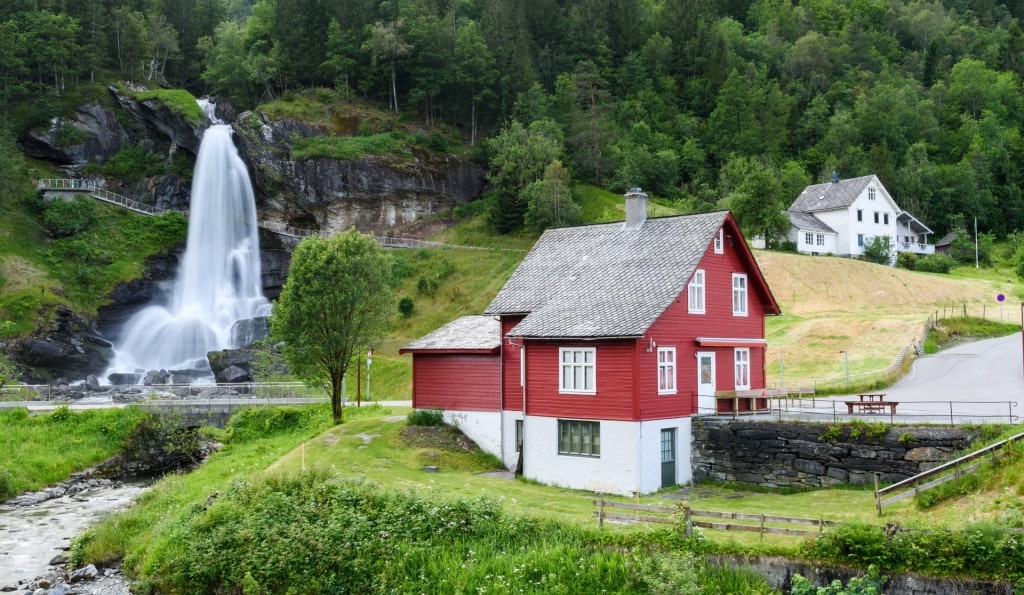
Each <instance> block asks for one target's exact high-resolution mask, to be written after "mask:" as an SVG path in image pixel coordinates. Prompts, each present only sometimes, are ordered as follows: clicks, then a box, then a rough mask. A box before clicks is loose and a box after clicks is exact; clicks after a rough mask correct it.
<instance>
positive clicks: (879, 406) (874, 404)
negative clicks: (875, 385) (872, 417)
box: [843, 393, 900, 414]
mask: <svg viewBox="0 0 1024 595" xmlns="http://www.w3.org/2000/svg"><path fill="white" fill-rule="evenodd" d="M857 398H858V400H856V401H843V402H844V403H846V412H847V413H853V412H854V409H856V410H858V411H861V412H864V413H882V412H883V411H885V410H886V409H888V410H889V413H890V414H895V413H896V406H897V405H899V404H900V403H899V401H886V400H885V393H860V394H858V395H857Z"/></svg>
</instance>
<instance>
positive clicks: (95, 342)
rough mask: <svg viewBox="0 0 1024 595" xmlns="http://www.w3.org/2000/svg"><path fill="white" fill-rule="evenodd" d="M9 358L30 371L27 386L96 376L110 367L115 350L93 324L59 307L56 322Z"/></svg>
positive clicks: (17, 344) (20, 343) (22, 342)
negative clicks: (60, 379)
mask: <svg viewBox="0 0 1024 595" xmlns="http://www.w3.org/2000/svg"><path fill="white" fill-rule="evenodd" d="M8 356H9V357H10V358H11V360H12V361H13V362H14V363H15V364H17V365H18V366H19V368H22V369H24V370H27V371H28V373H27V374H25V380H26V381H27V382H30V383H45V382H48V381H52V380H54V379H57V378H75V379H81V378H85V377H86V376H88V375H89V374H94V373H96V372H97V371H99V370H102V369H103V368H104V367H106V365H107V363H108V362H109V361H110V360H111V359H112V358H113V356H114V350H113V346H112V345H111V344H110V342H109V341H107V340H106V339H104V338H103V337H102V336H101V335H100V334H99V333H98V332H97V331H96V329H94V328H93V326H92V325H91V323H90V322H89V321H86V320H85V319H84V318H82V317H81V316H80V315H78V314H77V313H75V312H73V311H72V310H71V309H70V308H68V307H66V306H64V305H58V306H56V307H55V308H54V311H53V316H52V321H51V322H50V323H49V324H48V325H47V326H45V327H41V328H39V329H38V330H36V332H34V333H32V335H30V336H29V337H27V338H25V339H21V340H19V341H16V342H15V344H14V346H13V348H12V349H11V350H10V352H9V353H8Z"/></svg>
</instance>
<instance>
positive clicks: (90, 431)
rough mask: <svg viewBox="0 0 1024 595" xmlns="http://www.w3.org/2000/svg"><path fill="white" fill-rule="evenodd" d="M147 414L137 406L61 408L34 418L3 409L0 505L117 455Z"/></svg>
mask: <svg viewBox="0 0 1024 595" xmlns="http://www.w3.org/2000/svg"><path fill="white" fill-rule="evenodd" d="M146 415H147V413H145V412H144V411H142V410H141V409H139V408H136V407H126V408H124V409H98V410H89V411H71V410H69V409H68V408H67V407H60V408H58V409H56V410H55V411H53V412H52V413H48V414H45V415H36V416H29V414H28V410H26V409H9V410H0V428H3V431H0V501H3V500H6V499H7V498H10V497H11V496H13V495H15V494H19V493H21V492H25V491H32V490H40V489H42V488H44V487H46V486H48V485H52V484H55V483H58V482H61V481H64V480H65V479H67V478H68V476H69V475H71V474H72V473H74V472H76V471H81V470H83V469H86V468H88V467H90V466H92V465H95V464H97V463H99V462H101V461H104V460H106V459H108V458H110V457H112V456H114V455H115V454H117V453H118V452H119V451H120V449H121V444H122V442H123V441H124V439H125V438H126V437H127V436H128V433H129V432H130V431H131V429H132V428H134V427H135V426H136V425H137V424H138V423H139V421H140V420H141V419H142V418H143V417H144V416H146Z"/></svg>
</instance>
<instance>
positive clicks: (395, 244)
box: [39, 178, 526, 252]
mask: <svg viewBox="0 0 1024 595" xmlns="http://www.w3.org/2000/svg"><path fill="white" fill-rule="evenodd" d="M39 189H40V190H42V191H44V192H72V193H73V192H81V193H83V194H88V195H89V196H91V197H93V198H95V199H98V200H102V201H104V202H108V203H110V204H114V205H118V206H120V207H124V208H126V209H130V210H132V211H135V212H136V213H141V214H143V215H162V214H164V213H169V212H178V213H181V214H182V215H185V216H186V217H187V216H188V211H187V210H183V211H179V210H177V209H161V208H158V207H154V206H152V205H147V204H143V203H141V202H138V201H136V200H132V199H130V198H128V197H127V196H122V195H120V194H117V193H114V192H110V191H109V190H105V189H103V188H100V187H98V186H96V184H95V183H94V182H91V181H89V180H75V179H64V178H55V179H47V180H39ZM256 225H257V226H259V227H261V228H263V229H265V230H267V231H269V232H271V233H276V234H277V235H280V236H285V237H288V238H294V239H303V238H308V237H312V236H317V235H321V236H325V237H327V236H330V235H334V233H335V232H323V231H318V230H315V229H299V228H297V227H292V226H290V225H285V224H283V223H279V222H276V221H257V222H256ZM373 238H374V239H375V240H377V243H378V244H380V245H381V246H384V247H385V248H458V249H462V250H498V251H501V252H526V250H522V249H518V248H485V247H481V246H460V245H456V244H442V243H439V242H427V241H424V240H417V239H412V238H397V237H392V236H377V235H375V236H373Z"/></svg>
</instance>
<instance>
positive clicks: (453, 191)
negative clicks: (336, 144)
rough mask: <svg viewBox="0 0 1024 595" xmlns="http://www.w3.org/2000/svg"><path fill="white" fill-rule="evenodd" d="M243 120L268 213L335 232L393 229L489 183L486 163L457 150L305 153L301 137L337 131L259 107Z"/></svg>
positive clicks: (245, 148)
mask: <svg viewBox="0 0 1024 595" xmlns="http://www.w3.org/2000/svg"><path fill="white" fill-rule="evenodd" d="M239 122H242V123H243V124H241V125H236V128H235V129H236V130H237V131H239V133H240V134H238V135H237V137H236V138H237V139H238V142H237V144H238V146H239V152H240V153H241V154H242V156H243V158H244V159H245V160H246V162H247V163H249V166H250V173H251V175H252V179H253V183H254V185H255V187H256V195H257V200H258V201H259V209H260V213H261V217H262V218H263V219H265V220H270V221H275V222H281V223H284V224H287V225H291V226H292V227H298V228H307V229H319V230H325V231H329V232H337V231H344V230H346V229H349V228H351V227H355V228H356V229H359V230H361V231H367V232H369V231H373V232H377V233H388V232H389V231H391V230H393V229H394V228H396V227H400V226H403V225H406V224H409V223H412V222H414V221H416V220H418V219H422V218H423V217H428V216H431V215H434V214H436V213H438V212H440V211H446V210H450V209H452V208H454V207H456V206H458V205H459V204H462V203H464V202H467V201H469V200H472V199H474V198H476V197H477V196H479V195H480V193H481V191H482V190H483V188H484V182H485V178H484V171H483V169H481V168H480V167H478V166H477V165H475V164H473V163H471V162H469V161H467V160H465V159H461V158H457V157H454V156H450V155H439V154H436V153H431V152H429V151H426V150H417V151H416V153H415V155H414V156H413V157H412V158H411V159H409V158H405V159H401V160H396V159H395V158H393V157H388V156H367V157H365V158H363V159H359V160H356V161H339V160H333V159H306V160H297V159H294V158H293V157H292V146H293V144H294V141H295V139H297V138H308V137H311V136H318V135H330V134H331V131H326V130H321V129H318V128H316V127H314V126H310V125H308V124H306V123H303V122H298V121H295V120H280V121H269V120H267V119H266V118H264V117H262V116H258V115H256V114H252V113H245V114H242V115H241V116H239Z"/></svg>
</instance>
